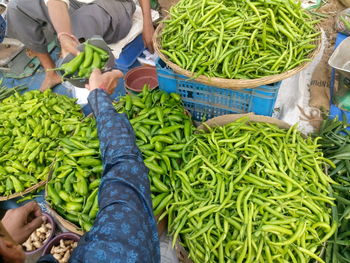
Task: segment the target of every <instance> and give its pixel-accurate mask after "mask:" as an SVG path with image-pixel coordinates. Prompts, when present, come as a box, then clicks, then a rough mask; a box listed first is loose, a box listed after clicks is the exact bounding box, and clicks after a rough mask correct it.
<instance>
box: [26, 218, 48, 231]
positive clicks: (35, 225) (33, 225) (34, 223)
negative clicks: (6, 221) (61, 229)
mask: <svg viewBox="0 0 350 263" xmlns="http://www.w3.org/2000/svg"><path fill="white" fill-rule="evenodd" d="M43 222H44V221H43V218H42V217H41V216H38V217H36V218H34V219H33V220H32V221H31V222H30V223H28V224H27V226H26V227H27V229H28V231H30V232H33V231H34V230H35V229H37V228H39V227H40V226H41V225H42V223H43Z"/></svg>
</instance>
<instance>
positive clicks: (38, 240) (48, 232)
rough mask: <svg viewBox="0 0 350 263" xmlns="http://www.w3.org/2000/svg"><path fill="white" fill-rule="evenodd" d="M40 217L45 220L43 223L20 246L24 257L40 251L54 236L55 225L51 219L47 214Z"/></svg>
mask: <svg viewBox="0 0 350 263" xmlns="http://www.w3.org/2000/svg"><path fill="white" fill-rule="evenodd" d="M42 215H43V216H45V218H46V220H45V222H44V223H43V224H42V225H41V226H40V227H39V228H37V229H36V230H35V231H34V232H33V233H32V234H31V235H30V236H29V238H28V239H27V240H26V241H25V242H24V243H23V244H22V247H23V250H24V253H25V254H26V255H32V254H35V253H37V252H39V251H40V250H42V249H43V248H44V247H45V246H46V245H47V244H48V243H49V241H50V240H51V239H52V237H53V236H54V234H55V223H54V221H53V219H52V217H51V216H50V215H49V214H47V213H42Z"/></svg>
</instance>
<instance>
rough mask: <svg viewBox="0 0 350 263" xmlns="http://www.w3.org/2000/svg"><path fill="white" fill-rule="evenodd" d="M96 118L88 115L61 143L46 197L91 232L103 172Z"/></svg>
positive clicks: (72, 220) (66, 216)
mask: <svg viewBox="0 0 350 263" xmlns="http://www.w3.org/2000/svg"><path fill="white" fill-rule="evenodd" d="M99 145H100V144H99V140H98V136H97V128H96V121H95V119H93V118H86V119H85V120H84V121H83V122H81V123H79V124H78V125H77V126H76V129H75V130H74V133H73V135H72V136H70V137H69V138H62V139H61V140H60V142H59V146H60V150H59V151H58V152H57V154H56V160H55V164H54V170H53V174H52V176H51V179H50V182H49V183H48V186H47V198H48V200H49V201H50V203H51V205H52V206H53V208H54V209H55V211H57V212H58V213H59V214H60V215H61V216H62V217H63V218H65V219H66V220H68V221H70V222H72V223H75V224H78V225H79V226H80V227H81V228H82V229H83V230H84V231H89V230H90V228H91V227H92V225H93V222H94V220H95V217H96V215H97V212H98V195H97V192H98V187H99V185H100V177H101V174H102V171H103V168H102V161H101V157H100V150H99Z"/></svg>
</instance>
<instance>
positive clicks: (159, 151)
mask: <svg viewBox="0 0 350 263" xmlns="http://www.w3.org/2000/svg"><path fill="white" fill-rule="evenodd" d="M115 108H116V110H117V111H118V112H120V113H126V114H127V115H128V118H129V120H130V122H131V124H132V126H133V128H134V131H135V135H136V144H137V146H138V147H139V149H140V150H141V152H142V154H143V157H144V162H145V165H146V166H147V167H148V168H149V178H150V184H151V192H152V201H153V207H154V214H155V215H159V214H160V213H161V212H162V210H163V209H164V208H165V206H166V205H167V204H168V203H169V201H170V200H171V198H172V195H171V194H170V191H171V190H170V188H171V186H172V183H171V178H172V177H173V175H174V171H175V170H177V169H179V160H180V159H181V151H182V149H183V147H184V146H185V144H186V143H187V141H188V140H189V139H190V138H191V136H192V134H193V130H194V126H193V125H192V120H191V117H190V116H189V115H188V114H186V113H185V110H184V108H183V106H182V103H181V98H180V95H178V94H175V93H171V94H168V93H166V92H164V91H161V90H153V91H149V90H148V87H147V86H144V88H143V91H142V93H140V94H138V95H132V94H127V95H126V96H124V97H121V98H120V100H119V102H117V103H116V104H115Z"/></svg>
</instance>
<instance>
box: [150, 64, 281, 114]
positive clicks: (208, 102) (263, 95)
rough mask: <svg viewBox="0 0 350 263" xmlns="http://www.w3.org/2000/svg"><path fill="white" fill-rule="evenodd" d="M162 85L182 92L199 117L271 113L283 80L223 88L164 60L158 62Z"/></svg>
mask: <svg viewBox="0 0 350 263" xmlns="http://www.w3.org/2000/svg"><path fill="white" fill-rule="evenodd" d="M156 68H157V76H158V82H159V88H160V89H161V90H164V91H166V92H169V93H171V92H176V93H179V94H181V96H182V100H183V102H184V105H185V107H186V109H187V110H189V111H190V112H191V114H192V117H193V119H194V120H196V121H202V120H203V119H211V118H214V117H217V116H221V115H225V114H233V113H248V112H254V113H255V114H259V115H265V116H271V115H272V113H273V108H274V106H275V102H276V98H277V94H278V90H279V88H280V86H281V82H276V83H274V84H270V85H263V86H260V87H257V88H251V89H241V90H232V89H222V88H217V87H213V86H207V85H205V84H202V83H199V82H197V81H195V80H189V79H188V78H187V77H185V76H183V75H180V74H177V73H175V72H174V71H173V70H172V69H170V68H169V67H168V66H167V65H166V64H165V62H164V61H162V60H161V59H158V60H157V62H156Z"/></svg>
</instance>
